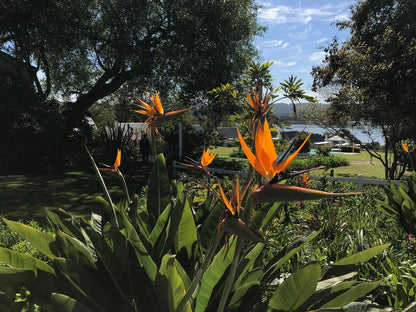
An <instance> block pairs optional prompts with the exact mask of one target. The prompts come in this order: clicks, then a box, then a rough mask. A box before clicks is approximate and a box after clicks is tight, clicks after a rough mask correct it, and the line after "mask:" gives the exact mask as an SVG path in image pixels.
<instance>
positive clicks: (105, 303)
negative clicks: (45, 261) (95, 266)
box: [54, 258, 122, 311]
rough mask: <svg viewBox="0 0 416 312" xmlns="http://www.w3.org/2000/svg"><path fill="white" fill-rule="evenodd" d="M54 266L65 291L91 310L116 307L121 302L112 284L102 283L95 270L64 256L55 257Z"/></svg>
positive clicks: (104, 309)
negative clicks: (68, 259)
mask: <svg viewBox="0 0 416 312" xmlns="http://www.w3.org/2000/svg"><path fill="white" fill-rule="evenodd" d="M54 268H55V273H56V275H57V277H58V279H59V281H60V286H61V287H63V289H64V290H65V293H70V294H71V297H72V298H74V299H75V300H77V301H79V302H80V303H82V304H84V305H86V306H87V307H89V308H90V309H92V310H93V311H108V310H111V309H116V308H117V307H118V306H119V305H120V302H122V301H121V299H120V296H119V294H118V292H117V291H116V289H115V288H114V287H113V285H111V284H109V283H103V280H102V279H100V278H99V276H98V274H97V273H96V272H94V271H92V270H87V269H85V268H83V267H82V266H80V265H79V264H77V263H72V262H70V261H67V260H66V259H65V258H55V259H54Z"/></svg>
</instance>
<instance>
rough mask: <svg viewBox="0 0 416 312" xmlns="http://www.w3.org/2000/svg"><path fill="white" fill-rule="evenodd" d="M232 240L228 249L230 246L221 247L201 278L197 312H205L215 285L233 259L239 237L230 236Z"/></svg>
mask: <svg viewBox="0 0 416 312" xmlns="http://www.w3.org/2000/svg"><path fill="white" fill-rule="evenodd" d="M230 240H232V244H231V246H230V247H229V248H230V249H229V250H228V251H227V248H228V246H226V245H225V246H223V247H222V248H221V250H220V251H219V252H218V253H217V254H216V255H215V257H214V259H213V260H212V263H211V265H210V266H209V267H208V269H207V271H206V272H205V274H204V276H203V277H202V279H201V286H200V289H199V292H198V294H197V297H196V306H195V312H204V311H205V310H206V308H207V307H208V304H209V301H210V298H211V294H212V291H213V290H214V287H215V286H216V285H217V284H218V282H219V281H220V279H221V278H222V277H223V275H224V273H225V271H226V270H227V268H228V266H229V265H230V264H231V262H232V261H233V258H234V251H235V246H236V241H237V239H234V238H230Z"/></svg>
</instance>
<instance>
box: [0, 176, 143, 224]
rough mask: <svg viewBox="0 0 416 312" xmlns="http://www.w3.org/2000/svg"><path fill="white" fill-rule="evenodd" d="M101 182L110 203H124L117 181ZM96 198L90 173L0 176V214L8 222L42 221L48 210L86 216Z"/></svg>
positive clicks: (98, 191) (94, 180) (95, 183)
mask: <svg viewBox="0 0 416 312" xmlns="http://www.w3.org/2000/svg"><path fill="white" fill-rule="evenodd" d="M104 179H105V182H106V184H107V187H108V189H109V192H110V195H111V197H112V199H113V201H114V202H115V203H117V202H119V201H120V200H123V199H124V195H123V191H122V189H121V186H120V182H119V181H118V180H117V179H114V178H110V177H104ZM135 187H136V189H135V190H134V192H137V191H138V190H137V185H135ZM97 196H103V192H102V189H101V187H100V185H99V183H98V180H97V177H96V176H95V175H94V174H93V173H85V172H68V173H65V174H60V175H54V176H3V177H0V214H1V215H2V216H4V217H6V218H8V219H15V220H16V219H26V220H29V219H42V218H43V217H44V216H45V208H48V207H50V208H62V209H64V210H66V211H67V212H69V213H71V214H72V215H73V216H87V215H89V213H90V212H91V210H92V208H93V207H94V205H95V202H94V199H95V198H96V197H97Z"/></svg>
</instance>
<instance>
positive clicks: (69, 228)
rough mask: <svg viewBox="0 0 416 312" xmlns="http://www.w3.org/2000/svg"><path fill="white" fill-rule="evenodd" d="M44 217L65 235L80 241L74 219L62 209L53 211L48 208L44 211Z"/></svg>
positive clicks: (80, 234) (79, 232)
mask: <svg viewBox="0 0 416 312" xmlns="http://www.w3.org/2000/svg"><path fill="white" fill-rule="evenodd" d="M45 213H46V217H47V218H48V219H49V221H51V223H53V224H55V226H56V227H57V228H59V229H61V230H62V231H64V232H65V233H66V234H69V235H71V236H73V237H76V238H77V239H79V240H82V239H83V237H82V233H81V231H80V229H79V228H78V227H76V226H75V225H74V224H75V220H74V217H72V216H71V215H70V214H69V213H67V212H66V211H65V210H63V209H54V210H51V209H50V208H46V209H45Z"/></svg>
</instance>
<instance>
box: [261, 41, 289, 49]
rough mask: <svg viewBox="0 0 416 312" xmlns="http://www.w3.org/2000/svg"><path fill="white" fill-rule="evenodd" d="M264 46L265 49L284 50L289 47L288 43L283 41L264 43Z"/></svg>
mask: <svg viewBox="0 0 416 312" xmlns="http://www.w3.org/2000/svg"><path fill="white" fill-rule="evenodd" d="M262 45H263V46H264V47H282V48H287V46H288V45H289V43H288V42H284V41H283V40H267V41H263V42H262Z"/></svg>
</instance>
